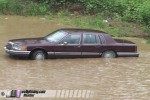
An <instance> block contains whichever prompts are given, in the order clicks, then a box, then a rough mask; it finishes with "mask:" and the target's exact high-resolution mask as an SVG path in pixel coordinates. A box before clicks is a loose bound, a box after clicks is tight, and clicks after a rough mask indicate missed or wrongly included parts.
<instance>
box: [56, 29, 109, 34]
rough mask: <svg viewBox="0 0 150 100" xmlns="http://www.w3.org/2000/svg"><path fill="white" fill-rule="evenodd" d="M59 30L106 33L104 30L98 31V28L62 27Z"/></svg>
mask: <svg viewBox="0 0 150 100" xmlns="http://www.w3.org/2000/svg"><path fill="white" fill-rule="evenodd" d="M59 30H64V31H74V32H95V33H106V32H104V31H99V30H93V29H79V28H62V29H59Z"/></svg>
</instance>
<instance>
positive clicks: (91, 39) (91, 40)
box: [83, 34, 100, 44]
mask: <svg viewBox="0 0 150 100" xmlns="http://www.w3.org/2000/svg"><path fill="white" fill-rule="evenodd" d="M83 44H100V39H99V36H98V35H97V34H83Z"/></svg>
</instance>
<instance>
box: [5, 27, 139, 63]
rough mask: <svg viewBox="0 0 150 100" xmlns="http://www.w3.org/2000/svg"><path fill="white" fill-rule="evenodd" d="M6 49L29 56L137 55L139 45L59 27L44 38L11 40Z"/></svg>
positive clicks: (97, 33)
mask: <svg viewBox="0 0 150 100" xmlns="http://www.w3.org/2000/svg"><path fill="white" fill-rule="evenodd" d="M4 49H5V51H6V52H7V53H8V54H10V55H14V56H22V57H28V58H30V59H36V60H38V59H40V60H41V59H46V58H49V57H103V58H115V57H119V56H133V57H138V56H139V54H138V53H137V45H136V44H134V43H132V42H129V41H124V42H120V40H115V39H113V38H112V37H111V36H110V35H109V34H106V33H105V32H102V31H98V30H88V29H59V30H56V31H55V32H52V33H51V34H49V35H47V36H45V37H41V38H28V39H14V40H10V41H9V42H8V43H7V45H6V47H4Z"/></svg>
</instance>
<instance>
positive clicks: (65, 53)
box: [48, 52, 102, 55]
mask: <svg viewBox="0 0 150 100" xmlns="http://www.w3.org/2000/svg"><path fill="white" fill-rule="evenodd" d="M101 54H102V53H98V52H48V55H101Z"/></svg>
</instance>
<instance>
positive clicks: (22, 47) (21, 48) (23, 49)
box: [12, 44, 27, 51]
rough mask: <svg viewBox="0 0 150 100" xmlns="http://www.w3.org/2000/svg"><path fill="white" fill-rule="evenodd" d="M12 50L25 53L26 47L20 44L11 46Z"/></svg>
mask: <svg viewBox="0 0 150 100" xmlns="http://www.w3.org/2000/svg"><path fill="white" fill-rule="evenodd" d="M12 48H13V49H14V50H22V51H26V50H27V47H26V46H22V45H20V44H13V46H12Z"/></svg>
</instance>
